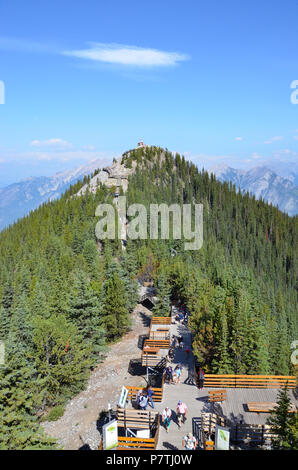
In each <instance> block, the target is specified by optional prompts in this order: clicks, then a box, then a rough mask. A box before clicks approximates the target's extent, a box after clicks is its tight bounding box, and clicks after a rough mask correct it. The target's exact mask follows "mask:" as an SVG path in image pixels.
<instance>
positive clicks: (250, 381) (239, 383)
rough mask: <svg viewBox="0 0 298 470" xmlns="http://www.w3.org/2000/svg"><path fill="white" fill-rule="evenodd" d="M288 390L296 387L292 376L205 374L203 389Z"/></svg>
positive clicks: (294, 378)
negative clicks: (285, 387) (285, 388)
mask: <svg viewBox="0 0 298 470" xmlns="http://www.w3.org/2000/svg"><path fill="white" fill-rule="evenodd" d="M286 383H288V388H289V389H293V388H295V387H296V377H295V376H293V375H290V376H286V375H235V374H226V375H214V374H205V380H204V387H207V388H208V387H209V388H219V387H226V388H283V387H284V386H285V385H286Z"/></svg>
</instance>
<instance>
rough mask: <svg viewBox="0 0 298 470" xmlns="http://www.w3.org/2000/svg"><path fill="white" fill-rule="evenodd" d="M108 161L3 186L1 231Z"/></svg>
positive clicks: (0, 194)
mask: <svg viewBox="0 0 298 470" xmlns="http://www.w3.org/2000/svg"><path fill="white" fill-rule="evenodd" d="M104 163H106V161H103V160H92V161H90V162H89V163H88V164H87V165H84V166H81V167H79V168H77V169H76V170H73V171H66V172H62V173H56V174H55V175H53V176H51V177H47V176H40V177H31V178H27V179H25V180H22V181H20V182H19V183H14V184H10V185H9V186H7V187H5V188H2V189H0V230H2V229H3V228H5V227H7V226H8V225H10V224H13V223H14V222H15V221H16V220H18V219H20V218H22V217H24V216H25V215H27V214H29V212H30V211H32V210H34V209H36V208H37V207H38V206H40V204H43V203H44V202H46V201H51V200H54V199H57V198H58V197H60V196H61V194H63V193H64V192H65V191H66V190H67V189H68V188H69V187H70V186H71V185H72V184H74V183H76V182H77V181H78V180H80V179H83V177H84V176H85V175H90V174H91V173H93V172H94V170H96V169H97V168H101V167H102V166H103V164H104Z"/></svg>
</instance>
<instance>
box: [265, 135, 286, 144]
mask: <svg viewBox="0 0 298 470" xmlns="http://www.w3.org/2000/svg"><path fill="white" fill-rule="evenodd" d="M282 139H283V136H282V135H277V136H275V137H272V138H271V139H269V140H265V142H264V144H272V143H273V142H276V141H278V140H282Z"/></svg>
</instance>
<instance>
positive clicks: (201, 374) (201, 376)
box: [198, 367, 205, 388]
mask: <svg viewBox="0 0 298 470" xmlns="http://www.w3.org/2000/svg"><path fill="white" fill-rule="evenodd" d="M198 378H199V388H203V387H204V380H205V374H204V371H203V369H202V368H201V367H200V368H199V372H198Z"/></svg>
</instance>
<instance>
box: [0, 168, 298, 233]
mask: <svg viewBox="0 0 298 470" xmlns="http://www.w3.org/2000/svg"><path fill="white" fill-rule="evenodd" d="M106 163H107V162H106V161H103V160H92V161H91V162H89V163H88V164H86V165H84V166H81V167H79V168H77V169H76V170H74V171H66V172H63V173H57V174H55V175H53V176H52V177H31V178H27V179H25V180H23V181H20V182H19V183H14V184H11V185H9V186H7V187H5V188H2V189H0V230H2V229H3V228H5V227H7V226H8V225H10V224H12V223H14V222H15V221H16V220H17V219H19V218H21V217H24V216H25V215H27V214H29V212H30V211H31V210H34V209H36V208H37V207H38V206H39V205H40V204H42V203H44V202H46V201H49V200H54V199H56V198H58V197H60V196H61V194H62V193H63V192H65V191H66V190H67V189H68V188H69V186H70V185H72V184H74V183H76V182H77V181H78V180H79V179H82V178H83V177H84V176H85V175H90V174H91V173H93V172H94V170H95V169H97V168H102V167H103V166H104V164H106ZM208 171H209V173H211V172H212V173H214V174H215V176H216V178H217V179H218V180H220V181H227V182H229V181H231V182H232V183H233V184H235V185H236V187H237V188H240V189H241V191H243V192H246V191H248V192H249V193H251V194H254V195H255V197H256V198H260V197H262V198H263V199H264V200H265V201H268V202H271V203H272V204H274V205H275V206H278V207H279V209H280V210H281V211H285V212H287V213H288V214H289V215H291V216H293V215H296V214H298V187H297V181H298V174H297V173H296V172H295V171H294V172H293V171H292V172H291V175H289V177H288V178H286V177H284V176H279V175H278V174H277V173H275V172H274V171H273V170H271V169H269V168H267V167H256V168H252V169H250V170H247V171H245V170H239V169H235V168H231V167H229V166H227V165H220V166H217V167H213V168H211V169H210V170H208ZM101 174H103V175H104V176H106V172H101ZM295 183H296V184H295Z"/></svg>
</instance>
